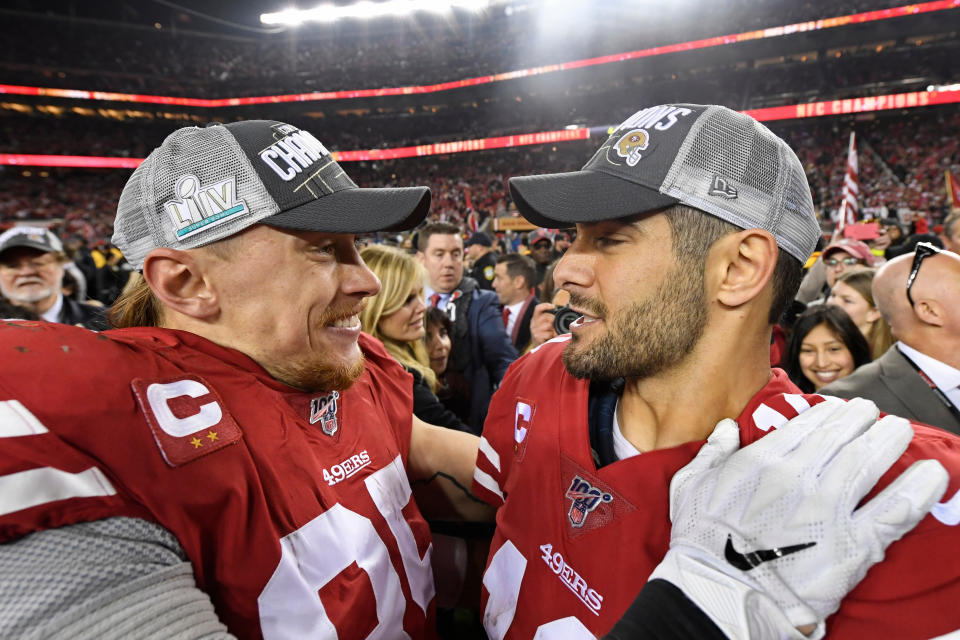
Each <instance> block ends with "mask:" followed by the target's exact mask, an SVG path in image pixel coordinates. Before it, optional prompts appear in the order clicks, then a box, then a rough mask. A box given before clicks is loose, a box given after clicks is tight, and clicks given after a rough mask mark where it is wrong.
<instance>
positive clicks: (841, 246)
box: [821, 238, 875, 288]
mask: <svg viewBox="0 0 960 640" xmlns="http://www.w3.org/2000/svg"><path fill="white" fill-rule="evenodd" d="M821 260H823V263H824V264H825V265H826V266H827V272H826V278H827V287H828V288H832V287H833V284H834V283H835V282H836V281H837V277H838V276H839V275H840V274H842V273H843V272H845V271H848V270H850V269H855V268H857V267H858V266H860V267H864V266H866V267H872V266H873V263H874V260H875V258H874V255H873V252H872V251H870V247H869V246H867V245H866V244H865V243H864V242H862V241H860V240H851V239H850V238H844V239H842V240H838V241H836V242H833V243H831V244H830V246H828V247H827V248H826V249H824V250H823V255H822V256H821Z"/></svg>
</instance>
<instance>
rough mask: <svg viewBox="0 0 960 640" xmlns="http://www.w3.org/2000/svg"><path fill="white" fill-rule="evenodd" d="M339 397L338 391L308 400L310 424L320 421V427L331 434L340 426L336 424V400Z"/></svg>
mask: <svg viewBox="0 0 960 640" xmlns="http://www.w3.org/2000/svg"><path fill="white" fill-rule="evenodd" d="M339 399H340V392H339V391H334V392H333V393H330V394H327V395H325V396H321V397H319V398H313V399H311V400H310V424H317V423H318V422H319V423H320V429H321V430H322V431H323V432H324V433H325V434H327V435H328V436H332V435H333V434H335V433H336V432H337V429H339V428H340V426H339V425H338V424H337V400H339Z"/></svg>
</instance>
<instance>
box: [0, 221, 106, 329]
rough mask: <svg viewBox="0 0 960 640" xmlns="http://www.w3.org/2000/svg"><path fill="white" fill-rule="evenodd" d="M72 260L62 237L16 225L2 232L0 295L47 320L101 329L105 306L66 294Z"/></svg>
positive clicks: (0, 236)
mask: <svg viewBox="0 0 960 640" xmlns="http://www.w3.org/2000/svg"><path fill="white" fill-rule="evenodd" d="M69 262H70V260H69V258H67V256H66V254H65V253H64V251H63V244H62V243H61V242H60V238H58V237H57V236H55V235H54V234H53V233H52V232H51V231H49V230H48V229H42V228H40V227H26V226H21V227H13V228H12V229H9V230H7V231H5V232H4V233H3V234H2V235H0V294H2V296H3V297H4V298H6V299H7V300H8V301H9V302H11V303H13V304H15V305H17V306H18V307H23V308H24V309H27V310H29V311H31V312H33V313H35V314H37V315H39V316H40V317H41V318H43V319H44V320H46V321H48V322H59V323H61V324H71V325H78V326H81V327H85V328H87V329H94V330H101V329H106V328H107V323H106V320H105V319H104V317H103V313H102V311H103V310H102V309H100V308H98V307H94V306H92V305H88V304H83V303H80V302H77V301H75V300H72V299H71V298H68V297H66V296H64V295H63V293H62V291H61V287H62V285H63V276H64V267H65V266H66V265H67V264H68V263H69Z"/></svg>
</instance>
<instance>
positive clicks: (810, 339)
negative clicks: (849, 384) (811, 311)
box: [800, 323, 856, 389]
mask: <svg viewBox="0 0 960 640" xmlns="http://www.w3.org/2000/svg"><path fill="white" fill-rule="evenodd" d="M855 368H856V367H855V365H854V362H853V355H852V354H851V353H850V350H849V349H848V348H847V346H846V345H845V344H844V343H843V341H842V340H840V337H839V336H838V335H837V334H836V333H834V331H833V330H832V329H831V328H830V326H829V325H827V324H826V323H823V324H818V325H817V326H816V327H814V328H813V329H811V330H810V332H809V333H808V334H807V335H806V336H805V337H804V338H803V341H802V342H801V343H800V371H802V372H803V375H804V376H805V377H806V378H807V380H809V381H810V382H811V383H813V388H814V389H819V388H821V387H823V386H825V385H828V384H830V383H831V382H833V381H835V380H839V379H840V378H843V377H845V376H848V375H850V374H851V373H853V370H854V369H855Z"/></svg>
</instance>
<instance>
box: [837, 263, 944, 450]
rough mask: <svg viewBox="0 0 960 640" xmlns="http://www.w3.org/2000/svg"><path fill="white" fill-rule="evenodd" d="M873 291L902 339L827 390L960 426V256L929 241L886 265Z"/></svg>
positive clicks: (900, 413) (929, 421) (923, 419)
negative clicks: (940, 248)
mask: <svg viewBox="0 0 960 640" xmlns="http://www.w3.org/2000/svg"><path fill="white" fill-rule="evenodd" d="M873 295H874V298H875V300H876V301H877V308H878V309H880V312H881V313H882V314H883V316H884V318H886V319H887V320H888V322H889V323H890V328H891V329H892V330H893V335H894V336H895V337H896V338H897V339H898V340H899V342H897V343H896V344H895V345H894V346H892V347H890V349H888V350H887V352H886V353H885V354H883V355H882V356H881V357H880V358H879V359H878V360H876V361H874V362H872V363H870V364H869V365H867V366H864V367H863V368H861V369H858V370H857V371H856V372H855V373H854V374H853V375H851V376H849V377H847V378H845V379H844V380H840V381H839V382H836V383H834V384H831V385H829V386H828V387H825V388H823V389H821V393H825V394H829V395H836V396H840V397H841V398H854V397H861V398H867V399H869V400H872V401H873V402H875V403H876V405H877V407H879V408H880V410H881V411H886V412H887V413H895V414H896V415H898V416H902V417H904V418H909V419H911V420H916V421H918V422H925V423H927V424H930V425H933V426H936V427H941V428H943V429H946V430H948V431H952V432H953V433H960V304H957V301H958V300H960V256H958V255H956V254H954V253H950V252H947V251H943V252H941V251H939V250H938V249H937V248H936V247H934V246H933V245H927V244H921V245H919V246H918V247H917V250H916V252H914V253H912V254H907V255H902V256H899V257H897V258H894V259H893V260H891V261H889V262H888V263H886V264H885V265H883V266H882V267H880V269H879V270H878V271H877V275H876V276H875V277H874V279H873Z"/></svg>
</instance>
